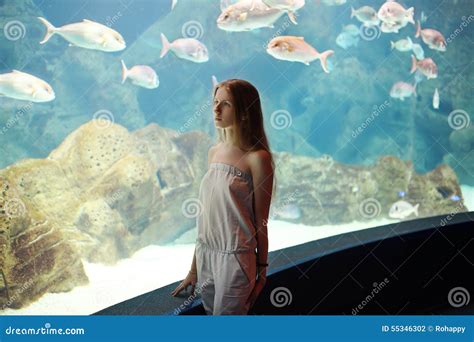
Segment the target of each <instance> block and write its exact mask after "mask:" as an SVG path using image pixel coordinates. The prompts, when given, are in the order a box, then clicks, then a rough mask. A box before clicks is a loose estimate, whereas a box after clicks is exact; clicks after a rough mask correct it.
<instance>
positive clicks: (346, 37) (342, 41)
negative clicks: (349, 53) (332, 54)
mask: <svg viewBox="0 0 474 342" xmlns="http://www.w3.org/2000/svg"><path fill="white" fill-rule="evenodd" d="M359 40H360V38H359V37H356V36H353V35H351V34H350V33H347V32H342V33H340V34H339V35H338V36H337V37H336V44H337V45H339V46H340V47H342V48H343V49H344V50H347V49H348V48H349V47H351V46H357V45H358V44H359Z"/></svg>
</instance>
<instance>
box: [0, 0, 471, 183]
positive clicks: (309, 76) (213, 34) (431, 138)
mask: <svg viewBox="0 0 474 342" xmlns="http://www.w3.org/2000/svg"><path fill="white" fill-rule="evenodd" d="M382 3H383V2H382V1H365V2H363V1H349V2H348V3H346V4H344V5H341V6H326V5H324V4H319V5H318V4H316V2H314V1H307V2H306V5H305V6H304V7H303V8H301V9H300V10H299V11H298V12H297V13H298V22H299V24H298V25H293V24H291V23H289V20H288V17H287V16H286V15H284V16H282V17H281V18H280V19H279V20H278V21H277V22H276V23H275V24H274V26H275V27H274V28H273V29H271V28H262V29H259V30H255V31H251V32H226V31H223V30H220V29H219V28H217V25H216V23H215V20H216V18H217V17H218V15H219V13H220V8H219V2H218V1H212V2H211V1H183V0H181V1H179V2H178V4H177V5H176V7H175V8H174V10H173V11H171V1H167V0H166V1H165V0H161V1H142V0H135V1H130V0H123V1H79V0H77V1H73V0H71V1H67V2H64V1H59V0H57V1H34V2H24V3H21V2H11V1H5V2H4V6H9V8H10V9H9V11H6V12H5V13H6V14H7V13H8V14H10V17H8V16H7V15H4V18H2V21H6V20H7V19H12V18H19V19H20V21H21V22H22V23H23V24H24V26H25V27H26V32H27V34H26V35H25V37H24V38H22V39H20V40H17V41H15V42H11V41H8V40H4V41H2V50H3V53H2V56H3V57H2V62H3V63H2V65H1V67H2V71H3V72H7V71H9V70H10V69H13V68H15V69H20V70H27V71H28V72H30V73H33V74H35V75H38V76H40V77H43V79H45V80H49V82H50V84H51V85H52V86H53V88H55V89H56V93H57V100H56V101H53V102H50V103H44V104H39V105H36V104H35V105H34V108H38V110H39V111H40V112H41V114H39V113H38V114H36V113H35V114H33V113H28V114H27V116H28V118H27V119H26V118H23V120H20V121H26V120H28V123H23V122H19V123H18V125H16V127H13V129H10V130H8V132H6V134H4V135H2V136H1V137H0V139H5V140H7V141H9V142H8V143H7V144H2V145H3V146H4V148H5V147H6V149H7V150H6V151H5V153H4V154H2V158H1V159H0V165H1V166H7V165H9V164H11V163H13V162H14V161H16V160H18V159H21V158H25V157H44V156H45V155H47V154H48V153H49V152H50V150H51V149H52V148H54V147H55V146H57V145H58V144H59V143H60V142H61V141H62V140H63V139H64V138H65V137H66V136H67V135H68V134H69V133H70V132H71V131H72V130H74V128H77V127H78V126H79V125H80V124H82V123H85V122H87V121H88V119H90V115H91V114H92V113H94V112H96V111H97V110H98V109H101V108H102V107H105V108H108V107H109V106H110V107H112V108H114V109H115V108H120V112H117V113H114V119H115V122H116V123H119V124H121V125H124V126H125V127H127V128H129V129H131V130H133V129H137V128H140V127H143V126H144V125H147V124H149V123H152V122H155V123H158V124H159V125H162V126H166V127H169V128H172V129H180V127H182V126H183V123H184V122H185V118H186V117H188V116H189V115H190V114H192V113H195V112H196V111H198V110H199V108H200V107H202V106H203V105H204V104H205V103H206V101H208V100H209V94H210V90H211V81H210V78H211V75H216V76H217V78H218V80H219V81H221V80H224V79H226V78H243V79H247V80H249V81H250V82H252V83H253V84H255V86H256V87H257V88H258V89H259V90H260V94H261V97H262V101H263V107H264V113H265V118H266V119H267V123H268V121H269V119H270V114H271V113H272V112H274V111H276V110H286V111H288V112H289V113H290V115H291V119H292V122H291V126H290V127H288V129H285V131H284V133H285V136H281V133H282V132H281V131H279V130H275V129H271V128H272V127H271V126H270V125H268V126H267V127H269V128H268V129H267V134H268V135H269V139H270V142H271V144H272V148H273V149H274V150H276V151H289V152H292V153H295V154H302V155H310V156H319V155H320V154H328V155H331V156H332V157H333V158H334V159H335V160H338V161H340V162H343V163H354V164H370V163H372V162H374V161H375V160H376V159H377V158H378V157H379V156H380V155H384V154H392V155H395V156H398V157H400V158H402V159H405V160H414V164H415V168H416V170H417V171H418V172H427V171H429V170H431V169H433V168H434V167H436V166H437V165H438V164H440V163H442V162H443V158H446V155H448V154H449V153H454V155H455V160H451V161H450V163H451V166H453V167H457V169H456V171H459V177H460V178H461V181H462V182H463V183H467V184H473V183H474V180H473V179H472V170H473V168H472V167H473V165H472V163H473V162H472V157H467V158H466V159H465V158H464V157H466V155H465V154H464V155H462V154H460V153H461V152H459V151H452V145H453V144H452V141H450V134H451V132H452V131H453V129H452V128H450V126H449V125H448V124H447V118H448V115H449V113H451V112H452V111H454V110H457V109H461V110H463V111H464V112H466V113H468V116H469V120H471V119H472V114H471V113H472V112H473V101H472V100H470V94H471V90H472V82H471V81H470V80H471V79H472V70H473V68H472V49H471V48H470V47H472V37H473V35H472V32H473V30H472V23H471V22H470V21H469V18H468V17H469V13H470V12H469V11H472V3H470V2H469V1H457V4H454V2H452V1H410V2H405V3H404V2H402V4H403V5H405V7H406V8H408V5H409V6H414V7H415V19H418V18H420V16H421V11H423V12H424V14H425V16H426V17H427V21H426V22H425V23H423V25H422V27H432V28H436V29H437V30H439V31H441V32H442V33H443V34H444V36H445V37H446V38H447V37H449V36H450V34H453V33H454V32H455V30H456V29H457V28H461V27H462V29H463V30H462V32H460V33H459V34H456V37H455V39H453V40H452V42H451V43H449V44H448V48H447V51H446V52H444V53H443V52H438V51H435V50H431V49H429V48H428V47H427V46H426V44H424V43H423V42H421V39H419V38H418V39H417V38H414V33H415V27H414V26H413V25H411V24H408V25H407V26H406V27H404V28H402V29H401V30H400V32H399V33H398V34H395V33H383V32H380V30H378V31H376V32H375V38H372V40H364V39H361V40H360V42H359V44H358V46H357V47H350V48H348V49H347V50H344V49H342V48H341V47H339V46H338V45H337V44H335V39H336V37H337V35H338V34H339V33H341V31H342V26H343V25H347V24H355V25H356V26H358V27H359V26H360V22H359V21H357V20H356V19H355V18H352V19H351V18H350V8H351V6H352V7H354V8H358V7H360V6H362V5H371V6H373V7H374V8H375V9H378V7H379V6H380V5H381V4H382ZM13 4H17V5H16V6H15V5H13ZM18 4H21V5H18ZM15 8H16V10H17V12H16V13H15ZM40 14H41V15H42V16H44V17H46V18H47V19H48V20H49V21H50V22H51V23H53V24H54V25H56V26H61V25H65V24H68V23H72V22H78V21H81V20H82V19H84V18H87V19H90V20H93V21H97V22H99V23H102V24H105V25H108V26H110V27H112V28H113V29H115V30H117V31H118V32H120V33H121V34H122V36H123V37H124V39H125V41H126V42H127V49H125V50H123V51H120V52H115V53H104V52H100V51H80V53H82V54H83V56H81V57H80V58H87V59H91V60H94V58H97V63H102V64H103V65H100V69H101V70H103V75H99V74H97V73H96V72H94V71H91V70H87V68H85V67H84V65H83V66H80V65H74V63H65V59H67V58H69V55H68V53H72V52H70V51H68V50H71V49H80V48H74V47H68V43H67V42H66V41H65V40H64V39H62V38H61V37H59V36H54V37H52V38H51V39H50V41H48V43H46V44H45V45H39V44H38V41H39V40H41V38H42V37H43V35H44V27H43V25H42V24H41V23H39V21H38V20H37V19H36V18H35V16H38V15H40ZM463 16H464V18H465V19H466V16H467V19H468V20H467V21H469V22H468V24H467V25H465V27H464V26H462V22H463V21H464V22H466V20H463V19H462V17H463ZM471 19H472V18H471ZM191 20H192V21H195V25H194V26H195V27H197V30H198V33H197V35H198V36H199V37H198V38H199V39H200V40H201V41H202V42H203V43H204V44H206V46H207V48H208V49H209V55H210V60H209V62H207V63H202V64H198V63H192V62H189V61H185V60H182V59H179V58H177V57H176V56H174V55H173V54H172V53H169V54H167V55H166V56H165V57H164V58H163V59H160V58H159V53H160V49H161V42H160V39H159V33H160V32H163V33H165V34H166V36H167V37H168V39H170V41H172V40H174V39H176V38H179V37H181V36H182V32H181V31H182V28H183V25H185V24H186V23H187V22H189V21H191ZM147 31H148V32H147ZM278 33H280V35H296V36H304V37H305V39H306V41H307V42H309V43H310V44H311V45H312V46H314V47H315V48H316V49H317V50H318V51H320V52H321V51H324V50H327V49H333V50H334V51H335V53H334V55H333V56H332V57H330V58H329V63H330V66H331V67H332V69H333V70H332V72H331V73H330V74H324V73H323V72H322V70H321V67H320V65H319V62H318V61H315V62H313V63H312V64H311V65H310V66H306V65H304V64H302V63H297V62H288V61H281V60H277V59H275V58H273V57H271V56H270V55H268V54H267V53H266V52H265V50H264V48H263V45H264V44H265V43H266V42H268V41H269V39H271V38H272V37H273V36H274V35H278ZM192 34H194V33H191V35H192ZM406 36H410V37H411V38H412V39H413V41H414V42H416V43H419V44H420V45H422V47H423V49H424V51H425V55H426V56H425V57H432V58H433V59H434V60H435V62H436V64H437V65H438V70H439V76H438V78H437V79H432V80H426V79H425V80H423V81H422V82H421V83H420V84H418V88H417V92H418V96H417V97H416V98H413V97H412V98H409V99H407V100H405V101H404V102H400V101H399V100H397V99H392V98H390V97H389V96H388V93H389V91H390V87H391V86H392V84H393V83H395V82H396V81H406V82H408V83H414V77H413V75H410V73H409V69H410V65H411V59H410V54H411V53H410V52H399V51H396V50H391V49H390V41H396V40H398V39H401V38H405V37H406ZM12 45H14V46H12ZM19 55H20V56H19ZM122 58H123V59H125V61H126V63H127V65H128V66H131V65H134V64H147V65H149V66H151V67H152V68H154V69H155V70H156V72H157V74H158V75H159V79H160V82H161V85H160V87H159V88H157V89H154V90H147V89H136V90H135V91H136V98H137V101H138V107H137V108H133V110H132V111H133V114H127V106H128V105H129V102H127V101H122V99H120V98H114V96H113V94H104V93H105V92H107V89H108V88H107V87H108V85H109V84H111V83H113V84H115V85H116V84H117V82H119V80H120V68H119V61H120V59H122ZM55 67H56V68H57V69H60V70H61V73H60V72H59V71H58V70H57V69H55ZM48 68H50V69H49V70H48ZM99 77H100V81H99ZM125 86H131V85H130V84H127V85H125ZM132 87H133V86H132ZM436 87H437V88H438V89H439V92H440V98H441V103H440V108H439V110H434V109H433V108H432V106H431V102H432V94H433V91H434V89H435V88H436ZM92 95H93V96H92ZM66 98H68V99H67V100H65V99H66ZM386 100H387V101H389V103H390V106H389V107H388V108H386V109H384V110H383V111H382V112H381V114H380V116H378V118H377V120H376V121H375V123H373V124H370V125H369V126H368V127H367V128H365V129H364V132H363V134H360V135H358V136H357V138H356V139H354V138H353V131H354V129H356V128H357V127H358V126H359V125H360V124H362V122H364V120H365V119H366V118H367V117H368V116H369V115H370V114H371V113H372V111H373V110H374V108H376V107H375V106H380V105H381V104H383V103H384V101H386ZM111 101H113V102H114V104H110V105H109V103H110V102H111ZM70 102H72V104H71V103H70ZM18 103H19V102H18ZM137 110H139V112H137ZM127 115H133V116H134V117H133V118H130V117H127ZM53 117H59V118H60V119H59V121H60V122H54V123H53V122H52V119H53ZM210 117H211V113H210V110H208V111H207V112H204V114H203V115H200V118H199V120H198V121H195V122H194V123H193V125H192V126H191V127H186V130H194V129H200V130H203V131H205V132H207V133H208V134H209V135H211V136H213V135H214V132H213V125H212V121H210ZM7 119H8V115H5V114H4V115H3V116H2V123H3V124H5V123H6V121H7ZM22 123H23V127H22V128H21V129H20V126H21V125H22ZM56 126H58V127H56ZM468 129H469V130H471V129H472V128H468ZM25 131H26V134H28V135H29V137H28V138H25V139H22V138H15V139H13V137H18V135H19V134H21V135H23V134H24V132H25ZM471 134H472V131H470V133H469V135H471ZM12 139H13V140H15V141H14V142H12V141H11V140H12ZM32 141H36V142H37V143H36V144H32V143H31V142H32ZM302 142H304V144H303V143H302ZM471 144H472V139H471ZM471 147H472V145H471ZM468 152H469V151H468ZM463 163H468V165H466V166H465V167H464V164H463ZM458 164H459V165H461V167H458V166H457V165H458Z"/></svg>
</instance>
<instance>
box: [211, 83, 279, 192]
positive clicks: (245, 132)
mask: <svg viewBox="0 0 474 342" xmlns="http://www.w3.org/2000/svg"><path fill="white" fill-rule="evenodd" d="M220 87H225V89H227V90H228V91H229V93H230V95H231V96H232V98H233V103H234V108H235V120H234V124H233V126H232V127H233V131H234V132H235V133H234V139H235V141H234V144H235V145H237V146H239V148H240V149H242V150H243V151H245V152H249V151H258V150H261V149H264V150H265V151H267V152H268V153H269V155H270V159H271V164H272V169H273V189H272V198H273V197H274V196H275V191H276V176H275V174H276V172H275V161H274V158H273V155H272V152H271V150H270V145H269V143H268V139H267V136H266V134H265V128H264V122H263V113H262V106H261V103H260V96H259V94H258V90H257V88H255V87H254V86H253V85H252V84H251V83H249V82H247V81H245V80H240V79H235V78H234V79H230V80H226V81H222V82H220V83H218V84H217V85H216V86H215V88H214V97H215V96H216V92H217V89H219V88H220ZM243 118H245V119H244V120H242V119H243ZM217 133H218V134H217V136H218V141H220V142H224V141H225V139H226V137H225V130H224V129H221V128H217Z"/></svg>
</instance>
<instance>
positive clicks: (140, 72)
mask: <svg viewBox="0 0 474 342" xmlns="http://www.w3.org/2000/svg"><path fill="white" fill-rule="evenodd" d="M121 63H122V84H123V83H124V82H125V80H126V79H127V78H129V79H131V80H132V83H133V84H135V85H137V86H140V87H143V88H147V89H155V88H158V86H159V85H160V81H159V79H158V75H157V74H156V72H155V70H153V69H152V68H151V67H149V66H148V65H135V66H133V67H131V68H130V69H127V66H126V65H125V62H124V61H123V59H122V60H121Z"/></svg>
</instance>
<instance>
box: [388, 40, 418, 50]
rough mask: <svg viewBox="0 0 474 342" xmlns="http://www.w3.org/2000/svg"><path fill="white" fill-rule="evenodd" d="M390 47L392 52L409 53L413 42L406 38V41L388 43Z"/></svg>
mask: <svg viewBox="0 0 474 342" xmlns="http://www.w3.org/2000/svg"><path fill="white" fill-rule="evenodd" d="M390 47H391V49H392V50H393V49H397V50H398V51H402V52H405V51H411V50H412V49H413V42H412V40H411V39H410V37H407V39H400V40H397V41H396V42H393V41H390Z"/></svg>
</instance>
